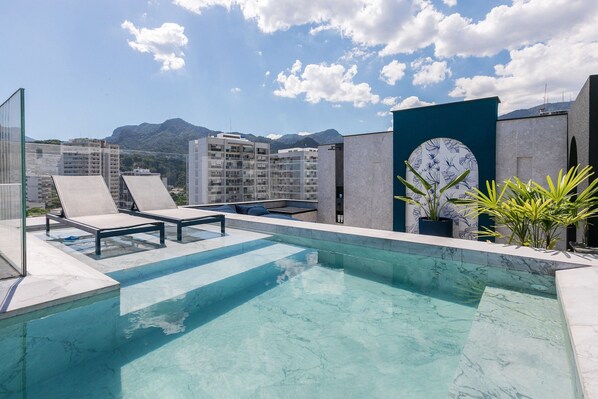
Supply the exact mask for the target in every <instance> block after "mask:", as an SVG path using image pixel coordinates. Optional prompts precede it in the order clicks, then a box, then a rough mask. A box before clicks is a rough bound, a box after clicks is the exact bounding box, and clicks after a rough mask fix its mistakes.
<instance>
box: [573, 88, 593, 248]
mask: <svg viewBox="0 0 598 399" xmlns="http://www.w3.org/2000/svg"><path fill="white" fill-rule="evenodd" d="M568 118H569V120H568V122H569V144H570V143H571V140H573V138H575V142H576V146H577V163H578V164H579V165H581V166H582V167H583V166H586V165H589V164H590V146H589V142H590V79H588V80H587V81H586V83H585V84H584V86H583V87H582V89H581V91H580V92H579V94H578V95H577V98H576V99H575V101H574V102H573V104H572V105H571V109H570V110H569V114H568ZM568 150H570V148H568ZM587 187H588V185H587V183H584V184H582V185H581V186H580V187H579V191H582V190H584V189H585V188H587ZM576 237H577V238H576V241H577V242H585V237H584V233H583V229H577V231H576Z"/></svg>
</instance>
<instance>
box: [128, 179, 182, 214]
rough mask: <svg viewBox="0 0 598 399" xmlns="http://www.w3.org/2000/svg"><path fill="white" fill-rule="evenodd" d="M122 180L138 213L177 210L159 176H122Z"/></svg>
mask: <svg viewBox="0 0 598 399" xmlns="http://www.w3.org/2000/svg"><path fill="white" fill-rule="evenodd" d="M122 178H123V180H124V182H125V184H126V185H127V189H128V190H129V193H130V194H131V197H132V198H133V202H135V205H136V206H137V209H138V210H139V211H141V212H147V211H156V210H161V209H176V208H177V206H176V204H175V202H174V200H173V199H172V197H171V196H170V194H169V193H168V190H167V189H166V187H165V186H164V183H162V180H161V179H160V176H158V175H152V176H122Z"/></svg>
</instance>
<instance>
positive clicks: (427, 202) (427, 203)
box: [395, 161, 471, 221]
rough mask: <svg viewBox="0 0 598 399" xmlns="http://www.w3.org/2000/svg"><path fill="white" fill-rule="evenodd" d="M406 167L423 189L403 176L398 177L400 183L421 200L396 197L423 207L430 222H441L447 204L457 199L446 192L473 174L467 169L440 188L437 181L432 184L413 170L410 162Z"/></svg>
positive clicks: (406, 162) (403, 196)
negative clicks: (446, 194)
mask: <svg viewBox="0 0 598 399" xmlns="http://www.w3.org/2000/svg"><path fill="white" fill-rule="evenodd" d="M405 166H406V167H407V169H409V170H410V171H411V173H413V176H415V178H416V179H417V180H418V181H419V182H420V183H421V186H422V189H420V188H418V187H416V186H415V185H414V184H411V183H409V182H408V181H407V180H405V179H404V178H402V177H401V176H397V179H399V181H400V182H401V183H403V184H404V185H405V187H407V188H408V189H409V190H411V191H412V192H413V193H414V194H416V195H418V196H419V198H414V197H410V196H407V195H396V196H395V199H398V200H401V201H404V202H406V203H408V204H412V205H416V206H419V207H421V208H422V209H423V211H424V213H425V214H426V217H427V218H428V219H430V220H435V221H438V220H440V215H441V213H442V210H443V209H444V207H445V206H446V204H448V203H449V202H454V201H455V199H453V198H448V197H447V196H445V195H444V194H445V192H446V190H448V189H449V188H451V187H454V186H456V185H457V184H459V183H461V182H462V181H463V180H465V178H466V177H467V175H469V173H470V172H471V171H470V170H469V169H467V170H466V171H464V172H463V173H461V174H460V175H459V176H457V177H455V178H454V179H453V180H451V181H450V182H448V183H447V184H446V185H445V186H443V187H439V183H438V182H437V181H435V182H434V183H430V182H429V181H428V180H426V179H425V178H424V177H423V176H422V175H420V174H419V173H418V172H417V171H416V170H415V168H413V166H411V164H409V162H408V161H405ZM434 180H438V179H434Z"/></svg>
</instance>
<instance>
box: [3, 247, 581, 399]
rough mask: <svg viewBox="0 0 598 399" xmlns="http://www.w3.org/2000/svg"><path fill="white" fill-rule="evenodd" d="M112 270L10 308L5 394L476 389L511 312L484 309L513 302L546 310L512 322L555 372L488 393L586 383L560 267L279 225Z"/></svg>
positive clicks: (433, 393) (298, 394)
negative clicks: (448, 255) (431, 254)
mask: <svg viewBox="0 0 598 399" xmlns="http://www.w3.org/2000/svg"><path fill="white" fill-rule="evenodd" d="M113 277H114V278H116V279H117V280H119V281H120V282H121V285H122V288H121V293H120V295H118V294H117V295H114V294H105V295H103V296H100V298H99V299H95V300H85V301H79V302H77V303H74V304H71V305H68V306H62V307H59V308H57V309H54V310H52V311H45V312H41V313H38V314H37V315H35V318H31V317H29V318H24V317H21V318H16V319H13V320H5V321H3V322H0V353H2V354H7V355H6V356H3V362H2V364H1V365H0V397H15V398H110V397H117V398H119V397H122V398H316V397H317V398H353V397H355V398H446V397H467V396H463V395H462V393H463V392H465V393H467V392H468V390H470V392H474V391H476V390H478V388H477V387H472V384H476V383H477V382H476V381H479V380H480V376H479V375H471V376H470V375H469V374H471V370H478V369H479V367H480V364H481V363H479V362H476V361H475V359H474V358H475V357H476V354H477V353H480V357H481V358H483V361H486V362H487V361H488V359H487V357H488V355H487V353H484V349H487V348H486V347H487V346H488V345H492V344H491V343H490V344H489V343H488V342H485V341H484V339H485V338H486V337H487V336H488V334H491V332H490V333H489V331H493V330H496V329H500V328H502V329H504V328H505V327H506V328H511V327H509V323H500V320H492V325H491V328H490V329H488V320H489V319H488V317H487V315H486V314H484V313H480V312H482V311H487V312H489V313H488V314H492V315H497V314H499V313H501V312H502V314H503V315H504V317H503V319H504V318H510V316H509V315H510V313H509V312H510V311H511V308H510V307H511V305H509V306H506V307H504V306H502V304H503V303H507V302H508V303H509V304H512V306H518V307H519V308H517V309H512V310H513V311H514V312H515V313H516V314H521V313H522V312H521V309H522V308H525V309H526V310H525V312H527V311H528V310H529V309H531V311H532V313H533V312H536V313H535V314H529V315H527V316H529V317H530V318H532V321H531V322H528V321H527V317H523V318H521V321H520V323H523V324H524V328H523V338H521V334H522V330H521V329H520V328H518V327H517V328H513V331H510V330H509V331H506V332H504V331H501V333H500V334H501V337H502V338H503V339H504V338H505V337H506V338H509V334H515V335H513V337H515V338H516V337H517V334H518V336H519V338H518V339H529V340H530V341H529V342H526V345H527V346H528V347H532V348H534V350H539V351H541V352H542V353H538V354H537V356H539V357H538V358H536V359H533V362H532V363H533V364H534V366H530V367H535V368H538V367H539V368H540V371H541V372H544V373H546V374H547V378H546V380H552V381H553V382H552V385H551V384H548V385H546V384H547V382H546V381H543V377H538V376H537V375H536V374H534V373H536V370H535V369H534V370H530V373H531V374H529V376H527V378H526V379H527V380H529V379H530V377H531V376H533V378H536V379H538V378H539V379H540V380H542V381H540V380H539V381H537V383H536V384H531V385H532V386H529V385H530V384H529V382H527V383H526V384H523V388H520V385H521V384H519V385H517V384H516V383H513V381H506V382H504V381H496V378H494V377H493V378H490V379H488V378H486V379H485V382H484V384H485V386H484V389H487V393H488V395H487V396H486V397H501V395H500V394H499V395H498V396H494V394H493V392H499V393H500V392H505V389H504V387H502V386H494V385H492V384H494V383H495V382H496V383H497V384H499V385H500V384H503V385H504V384H509V389H511V391H508V392H510V393H512V394H513V395H516V394H519V393H525V394H528V393H534V394H542V389H551V390H552V391H546V392H547V393H549V395H547V396H544V397H550V395H551V394H554V393H555V391H554V389H557V390H558V392H559V396H558V397H559V398H567V397H574V392H573V388H572V386H573V385H572V383H571V381H572V377H571V375H572V374H571V370H570V366H569V362H568V360H567V358H566V351H565V345H564V342H565V341H564V334H563V332H562V330H561V324H560V323H561V322H560V319H559V317H560V315H559V313H558V303H557V302H556V300H555V299H554V279H553V278H552V277H548V276H537V275H531V274H524V273H515V272H507V271H501V270H498V269H497V270H493V269H489V268H482V267H480V266H477V265H465V264H461V263H460V264H455V263H452V262H449V261H445V260H441V259H436V258H417V257H413V256H410V255H404V254H396V253H391V252H385V251H375V250H370V249H364V248H360V247H351V246H342V245H341V246H339V245H333V246H332V245H331V244H330V243H324V242H310V241H306V240H298V239H293V238H290V237H282V236H279V237H273V238H271V239H264V240H256V241H254V242H251V243H246V244H242V245H241V244H240V245H237V246H232V247H229V248H224V249H219V250H214V251H209V252H207V253H201V254H196V255H195V256H191V257H185V258H181V259H176V260H171V261H165V262H157V263H155V264H152V265H147V266H145V267H140V268H136V269H132V270H126V271H121V272H115V273H113ZM495 287H496V288H495ZM505 298H507V299H506V301H507V302H505ZM482 308H483V309H482ZM525 312H524V313H525ZM534 323H535V324H534ZM546 323H548V324H546ZM545 329H546V330H547V331H544V330H545ZM528 332H529V333H528ZM528 335H529V336H530V337H528ZM544 335H546V336H544ZM546 348H548V349H546ZM490 352H492V353H494V352H495V350H491V351H490ZM496 352H499V355H500V356H499V358H498V361H504V357H505V356H506V357H509V356H519V355H518V354H517V349H516V348H515V349H514V348H510V349H509V351H508V353H506V354H505V353H500V352H501V350H500V348H498V349H497V350H496ZM497 356H498V355H497ZM542 356H544V357H545V359H544V360H543V359H542ZM464 358H466V359H467V361H466V362H464ZM528 360H529V359H521V364H523V365H525V364H527V363H526V361H528ZM480 362H482V360H481V361H480ZM470 363H475V364H476V367H474V368H472V369H471V370H470V369H468V367H469V366H471V364H470ZM491 366H492V365H491V364H486V365H485V366H483V367H484V368H487V369H488V370H490V369H491ZM542 367H544V368H543V369H542ZM555 370H557V371H555ZM558 370H560V371H558ZM506 372H507V374H508V370H507V371H506ZM499 373H501V372H500V371H499ZM555 373H556V374H558V375H555ZM540 374H541V373H540ZM513 378H516V376H515V377H513ZM486 380H491V381H490V382H489V381H486ZM472 381H474V382H472ZM553 385H556V386H557V388H554V386H553ZM518 389H519V391H518ZM521 389H525V390H526V391H525V392H522V391H521ZM509 396H510V395H509ZM502 397H504V396H502ZM513 397H516V396H513ZM530 397H534V396H530Z"/></svg>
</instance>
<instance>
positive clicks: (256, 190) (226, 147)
mask: <svg viewBox="0 0 598 399" xmlns="http://www.w3.org/2000/svg"><path fill="white" fill-rule="evenodd" d="M269 156H270V144H268V143H253V142H251V141H249V140H247V139H243V138H241V136H240V135H238V134H228V133H220V134H218V135H217V136H216V137H205V138H202V139H199V140H192V141H190V142H189V163H188V171H187V179H188V184H187V190H188V193H187V198H188V200H189V204H191V205H195V204H210V203H218V202H242V201H260V200H267V199H269V198H270V173H269V163H268V161H269Z"/></svg>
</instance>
